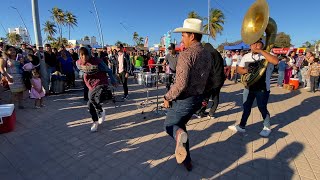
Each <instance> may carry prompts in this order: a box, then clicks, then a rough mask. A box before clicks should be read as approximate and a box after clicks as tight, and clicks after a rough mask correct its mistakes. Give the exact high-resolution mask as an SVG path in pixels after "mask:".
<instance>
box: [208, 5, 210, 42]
mask: <svg viewBox="0 0 320 180" xmlns="http://www.w3.org/2000/svg"><path fill="white" fill-rule="evenodd" d="M209 39H210V0H208V43H209Z"/></svg>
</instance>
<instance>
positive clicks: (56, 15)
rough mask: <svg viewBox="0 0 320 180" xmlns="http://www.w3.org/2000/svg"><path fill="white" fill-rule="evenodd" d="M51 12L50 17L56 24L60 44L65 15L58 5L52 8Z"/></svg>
mask: <svg viewBox="0 0 320 180" xmlns="http://www.w3.org/2000/svg"><path fill="white" fill-rule="evenodd" d="M50 12H51V14H52V16H51V17H52V19H53V21H54V22H55V23H56V24H57V26H58V30H59V34H60V38H58V44H60V40H62V26H64V25H65V24H66V18H65V17H66V15H65V13H64V11H63V10H62V9H60V8H58V7H54V8H52V10H51V11H50Z"/></svg>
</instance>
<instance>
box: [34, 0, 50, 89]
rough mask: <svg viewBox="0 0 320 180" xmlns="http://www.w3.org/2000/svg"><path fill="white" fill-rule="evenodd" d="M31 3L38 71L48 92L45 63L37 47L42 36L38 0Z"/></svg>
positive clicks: (39, 45) (40, 43)
mask: <svg viewBox="0 0 320 180" xmlns="http://www.w3.org/2000/svg"><path fill="white" fill-rule="evenodd" d="M31 4H32V19H33V30H34V36H35V38H34V39H35V41H36V45H37V49H38V50H37V55H38V58H39V60H40V72H41V74H42V77H41V79H42V85H43V87H44V89H45V90H46V92H49V76H48V75H47V65H46V62H45V60H44V59H41V57H40V51H39V47H42V37H41V30H40V18H39V8H38V0H31Z"/></svg>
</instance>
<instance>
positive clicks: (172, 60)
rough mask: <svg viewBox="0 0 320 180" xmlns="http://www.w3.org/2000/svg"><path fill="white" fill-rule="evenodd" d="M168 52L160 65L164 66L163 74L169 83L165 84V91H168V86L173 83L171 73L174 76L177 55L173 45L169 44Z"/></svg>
mask: <svg viewBox="0 0 320 180" xmlns="http://www.w3.org/2000/svg"><path fill="white" fill-rule="evenodd" d="M168 50H169V54H167V55H166V57H165V59H164V61H163V63H162V64H163V65H165V66H166V68H165V69H166V70H165V72H166V73H167V74H168V76H169V81H168V82H167V85H166V87H167V90H168V91H169V89H170V86H171V84H172V83H173V79H174V77H173V74H172V73H174V74H175V73H176V66H177V61H178V54H177V52H176V50H175V45H174V44H173V43H171V44H170V46H169V47H168Z"/></svg>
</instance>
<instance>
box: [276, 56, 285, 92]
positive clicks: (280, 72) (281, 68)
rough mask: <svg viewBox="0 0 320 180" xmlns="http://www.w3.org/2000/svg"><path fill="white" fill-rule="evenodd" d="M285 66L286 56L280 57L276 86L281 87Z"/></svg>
mask: <svg viewBox="0 0 320 180" xmlns="http://www.w3.org/2000/svg"><path fill="white" fill-rule="evenodd" d="M286 66H287V58H286V57H281V61H279V64H278V83H277V86H278V87H282V85H283V80H284V72H285V70H286Z"/></svg>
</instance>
